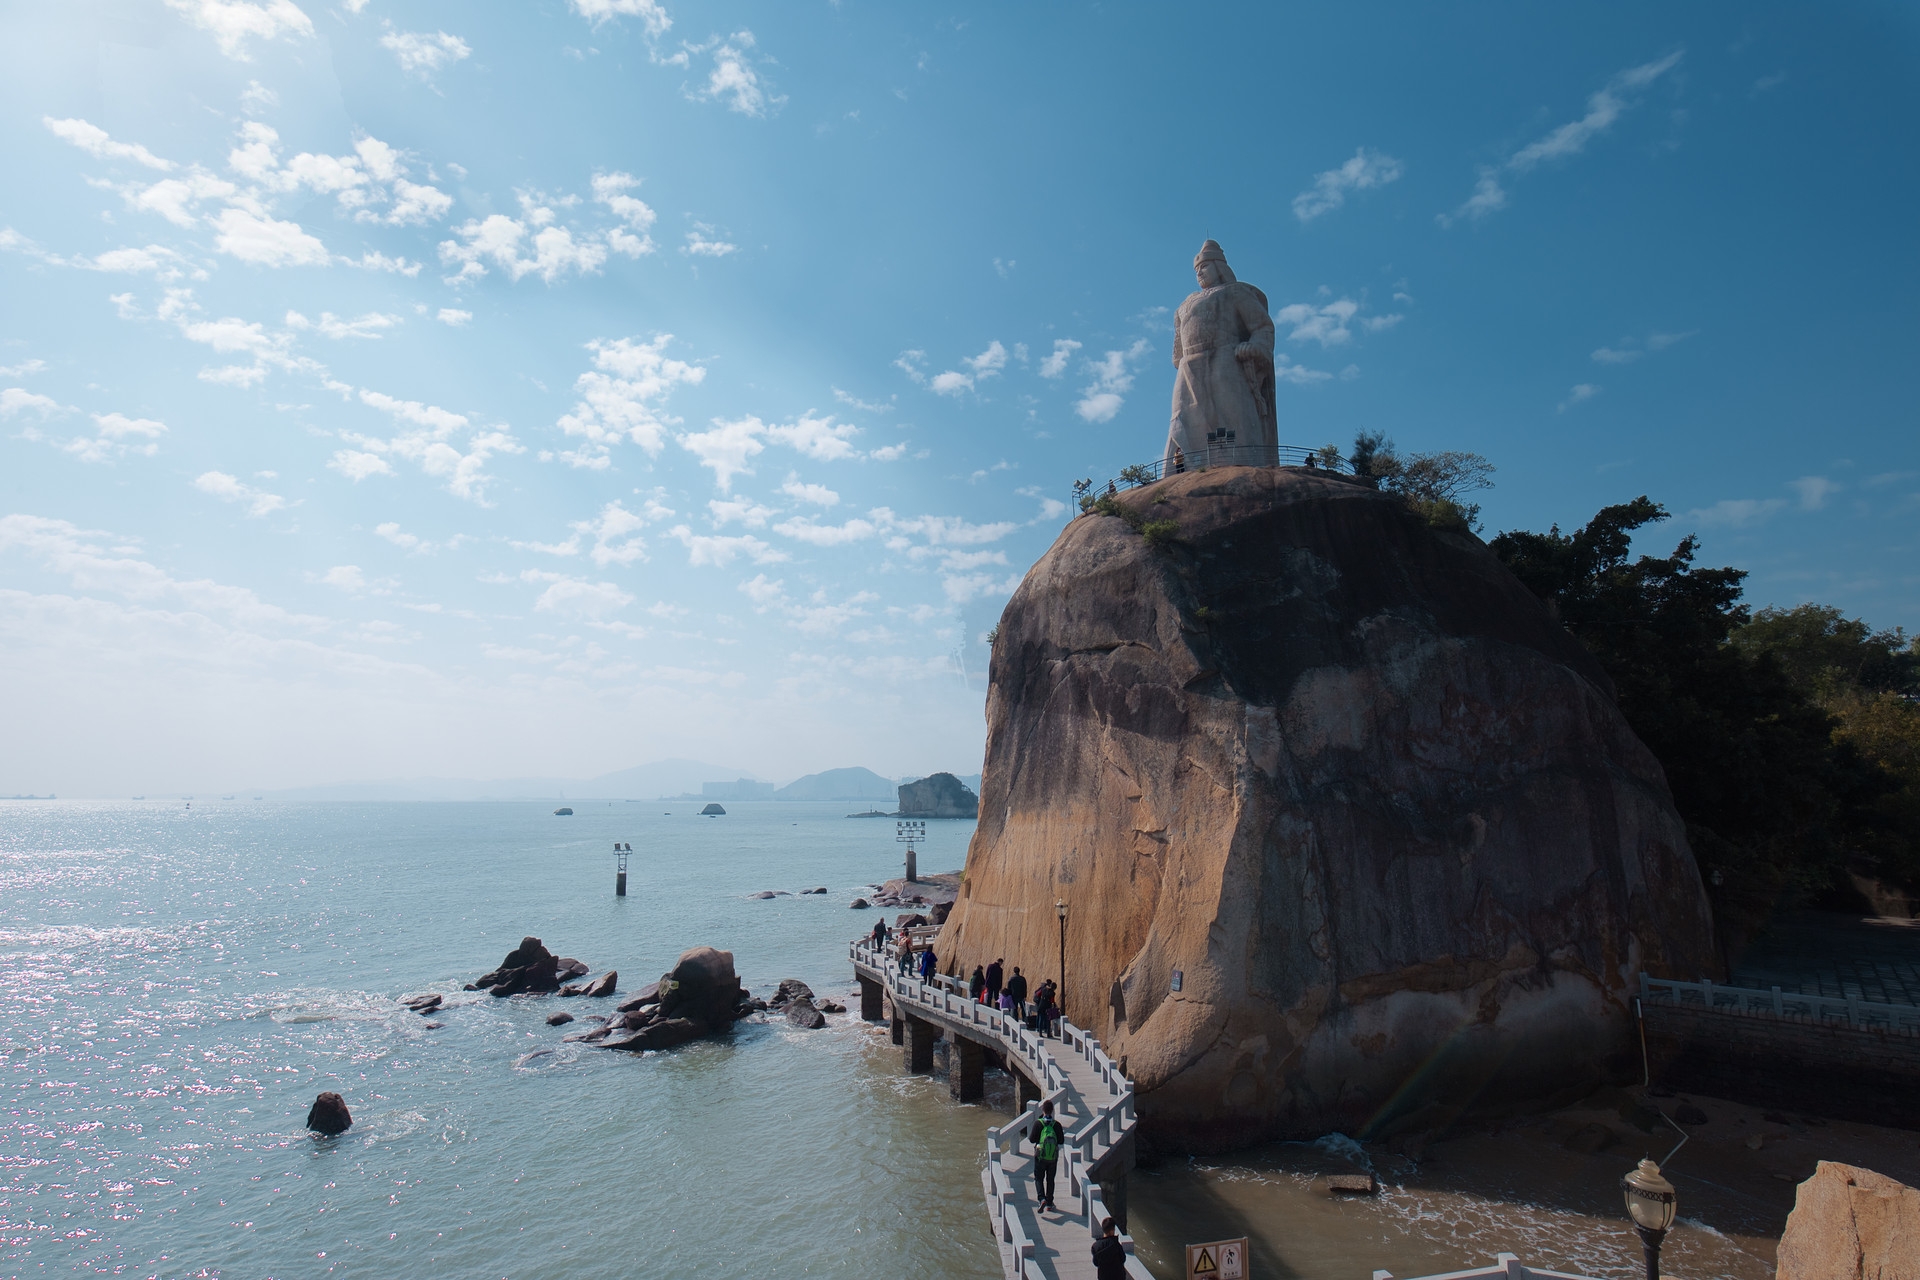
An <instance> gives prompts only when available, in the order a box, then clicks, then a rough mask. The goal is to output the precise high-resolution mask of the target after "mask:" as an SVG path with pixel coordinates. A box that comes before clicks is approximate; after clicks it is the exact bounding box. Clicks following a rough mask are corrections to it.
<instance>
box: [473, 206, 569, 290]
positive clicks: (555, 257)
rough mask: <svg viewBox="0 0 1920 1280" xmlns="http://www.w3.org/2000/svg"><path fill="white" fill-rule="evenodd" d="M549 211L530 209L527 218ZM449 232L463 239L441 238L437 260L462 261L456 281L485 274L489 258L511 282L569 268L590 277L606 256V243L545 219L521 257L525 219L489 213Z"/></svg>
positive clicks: (555, 275)
mask: <svg viewBox="0 0 1920 1280" xmlns="http://www.w3.org/2000/svg"><path fill="white" fill-rule="evenodd" d="M552 214H553V211H552V209H551V208H548V207H538V208H536V209H534V210H533V215H534V217H533V218H532V219H530V221H535V225H539V224H538V221H537V220H538V218H539V217H540V215H546V216H547V217H549V218H550V217H551V216H552ZM454 234H455V235H457V236H461V237H463V238H464V239H465V241H466V243H465V244H462V243H460V242H459V241H455V240H443V241H441V242H440V260H441V261H442V262H445V263H447V264H449V265H452V264H453V263H456V262H457V263H459V264H461V267H460V271H459V273H458V274H457V275H456V276H454V277H453V279H455V280H467V279H474V278H477V277H479V276H484V275H485V274H487V268H486V265H485V264H486V261H488V260H491V261H492V262H493V263H494V264H495V265H497V266H499V267H501V268H503V269H504V270H505V271H506V272H507V274H508V275H509V276H510V277H511V278H513V279H515V280H518V279H520V278H521V277H522V276H524V275H528V274H529V273H538V274H539V276H540V278H541V279H542V280H544V281H546V282H547V283H548V284H552V283H553V282H554V280H555V279H557V278H558V277H560V276H562V275H564V274H566V273H567V272H568V271H574V272H577V273H578V274H580V275H592V274H594V273H595V272H597V271H598V270H599V269H600V264H601V263H603V262H605V261H606V260H607V248H606V246H605V245H603V244H600V243H599V242H598V241H594V240H575V239H574V237H573V232H572V231H571V230H569V229H568V228H566V227H562V226H557V225H553V224H552V223H550V222H549V223H548V224H547V225H545V226H541V228H540V230H539V231H537V232H535V233H534V235H533V236H532V239H531V242H530V247H531V249H532V253H531V256H527V257H522V256H521V248H520V246H521V242H522V241H524V240H527V239H528V237H527V223H524V222H521V221H520V220H518V219H516V218H509V217H508V216H507V215H506V214H504V213H496V214H491V215H489V216H488V217H487V218H485V219H484V220H482V219H471V220H469V221H468V222H467V223H465V224H464V225H462V226H459V227H455V228H454Z"/></svg>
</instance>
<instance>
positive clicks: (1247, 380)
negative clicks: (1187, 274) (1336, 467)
mask: <svg viewBox="0 0 1920 1280" xmlns="http://www.w3.org/2000/svg"><path fill="white" fill-rule="evenodd" d="M1193 274H1194V277H1195V279H1197V280H1198V281H1199V283H1200V289H1199V292H1197V293H1191V294H1188V295H1187V300H1186V301H1185V302H1183V303H1181V304H1180V311H1179V313H1178V314H1177V315H1176V316H1175V317H1174V332H1173V367H1174V375H1173V418H1172V421H1171V422H1170V423H1169V424H1168V427H1167V453H1166V474H1167V475H1173V474H1175V473H1176V472H1178V471H1198V470H1202V469H1204V468H1206V467H1209V466H1215V467H1220V466H1242V467H1245V466H1258V467H1271V466H1277V465H1278V464H1279V460H1280V459H1279V449H1278V447H1277V446H1278V444H1279V440H1280V435H1279V428H1278V425H1277V423H1276V422H1275V419H1274V406H1273V317H1272V316H1269V315H1268V314H1267V295H1266V294H1264V293H1262V292H1260V291H1259V290H1258V289H1256V288H1254V287H1253V286H1252V285H1250V284H1242V283H1241V282H1240V281H1238V280H1236V279H1234V275H1233V268H1231V267H1229V266H1228V265H1227V255H1226V254H1225V253H1224V252H1222V251H1221V249H1220V246H1219V244H1218V243H1217V242H1215V241H1212V240H1209V241H1207V242H1206V243H1205V244H1203V245H1201V246H1200V252H1199V253H1198V254H1196V255H1195V256H1194V259H1193Z"/></svg>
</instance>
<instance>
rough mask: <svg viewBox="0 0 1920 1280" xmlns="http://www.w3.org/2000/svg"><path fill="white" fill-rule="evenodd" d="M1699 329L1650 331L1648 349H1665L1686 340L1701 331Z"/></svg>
mask: <svg viewBox="0 0 1920 1280" xmlns="http://www.w3.org/2000/svg"><path fill="white" fill-rule="evenodd" d="M1699 332H1700V331H1699V330H1698V329H1689V330H1687V331H1686V332H1685V333H1650V334H1648V335H1647V350H1649V351H1665V350H1666V349H1667V348H1668V347H1670V346H1672V345H1673V344H1674V343H1676V342H1685V341H1686V340H1687V339H1688V338H1691V337H1693V336H1694V335H1695V334H1697V333H1699Z"/></svg>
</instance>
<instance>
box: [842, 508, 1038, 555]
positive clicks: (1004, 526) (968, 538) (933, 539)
mask: <svg viewBox="0 0 1920 1280" xmlns="http://www.w3.org/2000/svg"><path fill="white" fill-rule="evenodd" d="M867 515H868V516H869V517H871V518H872V519H873V522H874V523H875V524H877V525H878V526H880V528H881V529H883V530H885V531H887V532H889V533H902V534H918V535H920V536H921V537H923V538H925V539H926V540H927V542H928V544H929V545H932V546H962V547H971V546H980V545H982V544H983V543H988V542H998V541H1000V539H1002V538H1004V537H1006V536H1007V535H1008V534H1010V533H1012V532H1013V531H1014V530H1015V529H1018V528H1019V527H1020V526H1019V525H1017V524H1014V523H1013V522H1012V521H1010V520H999V521H995V522H993V523H991V524H970V523H968V522H967V521H966V520H963V519H961V518H960V517H959V516H910V517H908V518H906V519H901V518H900V517H898V516H896V515H895V514H894V513H893V511H892V509H891V508H888V507H875V508H874V509H873V510H872V511H869V512H867Z"/></svg>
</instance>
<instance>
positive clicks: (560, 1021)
mask: <svg viewBox="0 0 1920 1280" xmlns="http://www.w3.org/2000/svg"><path fill="white" fill-rule="evenodd" d="M572 1021H573V1015H572V1014H570V1013H550V1014H548V1015H547V1025H548V1026H550V1027H564V1026H566V1025H567V1024H568V1023H569V1022H572Z"/></svg>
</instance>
